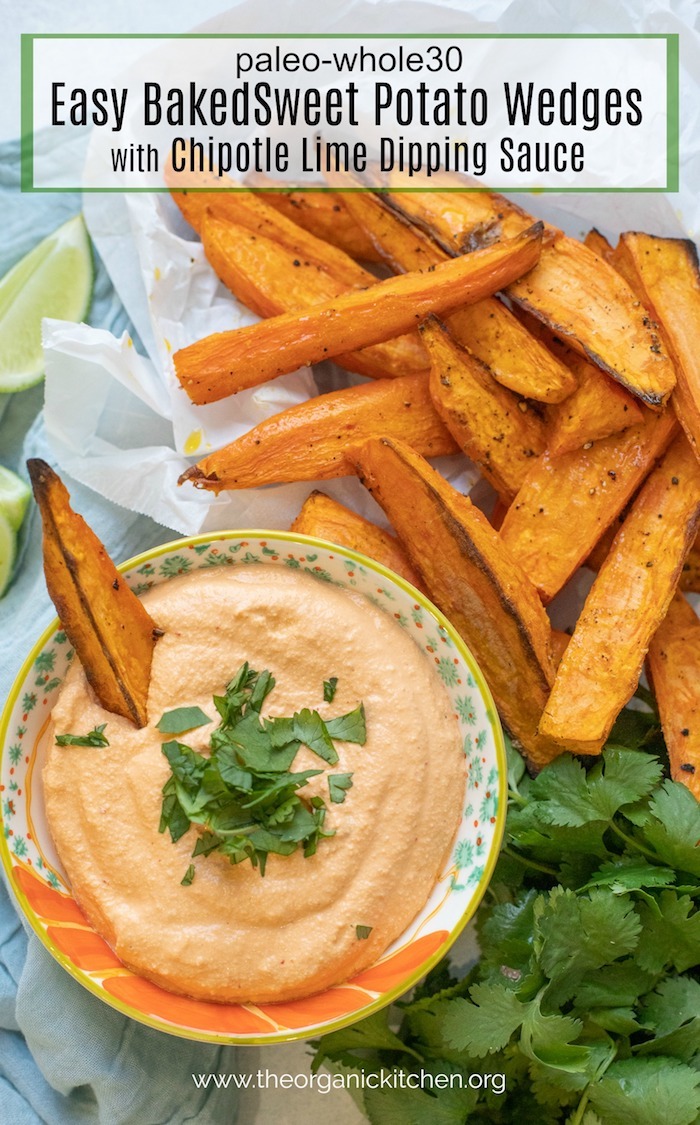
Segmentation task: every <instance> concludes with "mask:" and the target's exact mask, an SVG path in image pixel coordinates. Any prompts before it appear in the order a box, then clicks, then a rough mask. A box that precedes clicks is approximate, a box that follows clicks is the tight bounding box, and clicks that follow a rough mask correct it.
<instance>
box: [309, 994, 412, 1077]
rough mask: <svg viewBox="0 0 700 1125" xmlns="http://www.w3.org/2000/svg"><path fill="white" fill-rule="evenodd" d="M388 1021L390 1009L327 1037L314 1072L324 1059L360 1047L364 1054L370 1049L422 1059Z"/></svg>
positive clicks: (317, 1056)
mask: <svg viewBox="0 0 700 1125" xmlns="http://www.w3.org/2000/svg"><path fill="white" fill-rule="evenodd" d="M388 1020H389V1009H388V1008H385V1009H383V1011H380V1012H374V1014H373V1015H371V1016H368V1017H367V1019H364V1020H362V1022H361V1023H356V1024H353V1025H352V1026H351V1027H344V1028H341V1030H340V1031H332V1032H330V1034H329V1035H324V1036H323V1039H322V1040H321V1041H320V1045H318V1046H319V1049H318V1050H317V1052H316V1056H315V1058H314V1060H313V1062H312V1064H311V1069H312V1071H313V1072H314V1073H316V1072H317V1071H318V1070H319V1069H320V1067H321V1065H322V1063H323V1061H324V1060H325V1059H338V1058H342V1057H344V1056H345V1055H346V1053H347V1052H348V1051H352V1050H356V1049H358V1048H359V1049H361V1050H365V1051H366V1050H369V1049H373V1050H377V1051H397V1052H400V1053H407V1054H409V1055H413V1056H414V1058H416V1059H418V1060H420V1055H418V1054H417V1052H415V1051H412V1050H411V1049H410V1048H409V1047H407V1046H406V1044H405V1043H404V1042H403V1041H402V1040H401V1039H399V1037H398V1035H396V1034H395V1033H394V1032H393V1031H392V1030H391V1028H390V1027H389V1023H388Z"/></svg>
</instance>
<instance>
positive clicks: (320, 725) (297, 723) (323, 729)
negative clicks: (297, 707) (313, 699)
mask: <svg viewBox="0 0 700 1125" xmlns="http://www.w3.org/2000/svg"><path fill="white" fill-rule="evenodd" d="M294 735H295V738H297V739H298V740H299V742H303V744H304V746H308V748H309V750H311V751H312V752H313V753H314V754H317V755H318V757H319V758H323V760H324V762H328V764H329V766H334V765H335V763H336V762H337V761H338V753H337V751H336V748H335V746H334V745H333V741H332V738H331V735H330V731H329V730H328V727H327V724H326V723H324V721H323V719H322V718H321V716H320V715H319V713H318V711H310V710H309V708H308V707H305V708H304V709H303V711H299V712H297V714H296V715H295V716H294ZM335 737H336V738H337V737H338V736H337V735H336V736H335Z"/></svg>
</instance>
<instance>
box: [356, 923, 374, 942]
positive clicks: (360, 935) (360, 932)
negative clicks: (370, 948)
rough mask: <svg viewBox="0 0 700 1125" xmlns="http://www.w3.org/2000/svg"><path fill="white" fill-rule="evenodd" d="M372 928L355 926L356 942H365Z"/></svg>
mask: <svg viewBox="0 0 700 1125" xmlns="http://www.w3.org/2000/svg"><path fill="white" fill-rule="evenodd" d="M373 929H374V926H355V935H356V937H357V940H358V941H366V940H367V938H368V937H369V935H370V934H371V933H372V930H373Z"/></svg>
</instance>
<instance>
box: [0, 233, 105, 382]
mask: <svg viewBox="0 0 700 1125" xmlns="http://www.w3.org/2000/svg"><path fill="white" fill-rule="evenodd" d="M92 282H93V266H92V252H91V250H90V239H89V238H88V233H87V230H86V229H85V223H84V222H83V216H82V215H76V216H75V218H74V219H69V220H68V222H67V223H64V224H63V226H62V227H59V228H58V230H55V231H54V232H53V234H50V235H49V236H48V237H47V238H45V239H44V241H43V242H40V243H39V245H38V246H35V247H34V249H33V250H30V252H29V253H28V254H27V255H26V257H24V258H22V260H21V261H19V262H17V264H16V265H15V266H13V267H12V269H11V270H10V272H9V273H7V274H5V276H4V277H3V278H2V280H1V281H0V393H3V392H4V393H7V392H9V391H22V390H24V389H25V388H26V387H32V386H33V385H34V384H35V383H38V382H39V380H40V379H41V377H42V375H43V373H44V356H43V353H42V350H41V320H42V317H44V316H51V317H55V318H56V319H57V320H82V319H83V317H84V316H86V314H87V311H88V309H89V307H90V297H91V296H92Z"/></svg>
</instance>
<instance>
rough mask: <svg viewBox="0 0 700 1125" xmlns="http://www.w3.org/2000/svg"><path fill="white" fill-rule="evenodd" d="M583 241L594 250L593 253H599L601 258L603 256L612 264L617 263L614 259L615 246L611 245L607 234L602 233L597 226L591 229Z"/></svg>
mask: <svg viewBox="0 0 700 1125" xmlns="http://www.w3.org/2000/svg"><path fill="white" fill-rule="evenodd" d="M583 242H584V245H585V246H587V247H588V249H589V250H592V251H593V253H594V254H597V255H598V257H599V258H602V259H603V261H604V262H609V263H610V265H614V264H615V262H614V261H613V255H614V253H615V250H614V248H613V247H612V246H611V245H610V243H609V242H608V240H607V238H606V237H605V235H604V234H601V233H600V231H599V230H596V228H595V227H592V228H591V230H589V232H588V234H587V235H586V237H585V238H584V240H583Z"/></svg>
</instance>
